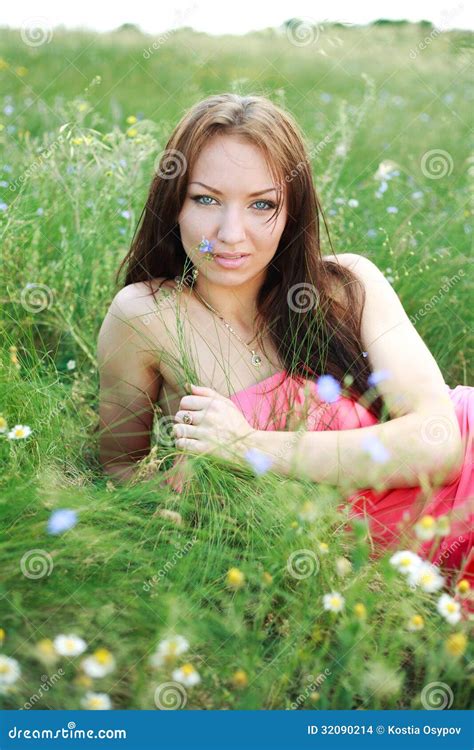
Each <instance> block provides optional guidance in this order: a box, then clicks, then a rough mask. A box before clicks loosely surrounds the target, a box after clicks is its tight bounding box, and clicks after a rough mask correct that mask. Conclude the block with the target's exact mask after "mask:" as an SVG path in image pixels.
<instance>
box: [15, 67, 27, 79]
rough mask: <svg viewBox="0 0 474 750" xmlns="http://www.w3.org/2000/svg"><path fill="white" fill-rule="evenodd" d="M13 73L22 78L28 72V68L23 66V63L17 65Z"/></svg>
mask: <svg viewBox="0 0 474 750" xmlns="http://www.w3.org/2000/svg"><path fill="white" fill-rule="evenodd" d="M15 73H16V74H17V76H20V78H23V77H24V76H26V74H27V73H28V68H25V66H24V65H19V66H18V68H15Z"/></svg>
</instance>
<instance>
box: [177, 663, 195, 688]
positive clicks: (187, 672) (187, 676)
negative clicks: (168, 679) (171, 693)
mask: <svg viewBox="0 0 474 750" xmlns="http://www.w3.org/2000/svg"><path fill="white" fill-rule="evenodd" d="M171 676H172V678H173V680H176V682H180V683H181V684H182V685H185V687H192V686H193V685H197V684H198V683H199V682H201V678H200V676H199V672H197V671H196V670H195V669H194V667H193V665H192V664H189V662H188V663H187V664H183V666H182V667H179V668H178V669H175V670H173V673H172V675H171Z"/></svg>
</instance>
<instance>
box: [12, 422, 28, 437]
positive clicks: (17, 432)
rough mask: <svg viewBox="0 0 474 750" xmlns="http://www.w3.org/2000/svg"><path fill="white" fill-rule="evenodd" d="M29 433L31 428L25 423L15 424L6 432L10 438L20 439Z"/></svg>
mask: <svg viewBox="0 0 474 750" xmlns="http://www.w3.org/2000/svg"><path fill="white" fill-rule="evenodd" d="M28 435H31V429H30V427H28V426H27V425H23V424H16V425H15V427H14V428H13V429H12V430H10V432H9V433H8V438H9V439H10V440H22V439H23V438H27V437H28Z"/></svg>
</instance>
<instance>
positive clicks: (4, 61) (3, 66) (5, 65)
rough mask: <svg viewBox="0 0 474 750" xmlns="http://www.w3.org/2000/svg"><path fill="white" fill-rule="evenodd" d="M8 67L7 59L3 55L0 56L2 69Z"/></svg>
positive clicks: (0, 67)
mask: <svg viewBox="0 0 474 750" xmlns="http://www.w3.org/2000/svg"><path fill="white" fill-rule="evenodd" d="M6 68H8V63H7V61H6V60H4V59H3V57H0V70H5V69H6Z"/></svg>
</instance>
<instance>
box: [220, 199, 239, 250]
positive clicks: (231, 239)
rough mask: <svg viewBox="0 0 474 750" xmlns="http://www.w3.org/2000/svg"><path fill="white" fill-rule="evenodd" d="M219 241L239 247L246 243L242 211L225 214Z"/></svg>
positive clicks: (226, 212) (237, 210)
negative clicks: (240, 243) (240, 244)
mask: <svg viewBox="0 0 474 750" xmlns="http://www.w3.org/2000/svg"><path fill="white" fill-rule="evenodd" d="M217 239H218V240H219V241H220V242H224V243H225V244H226V245H238V244H239V242H244V241H245V227H244V222H243V219H242V214H241V211H240V210H239V209H238V208H235V209H231V208H230V209H227V210H226V211H224V212H223V214H222V217H221V220H220V226H219V231H218V232H217Z"/></svg>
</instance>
